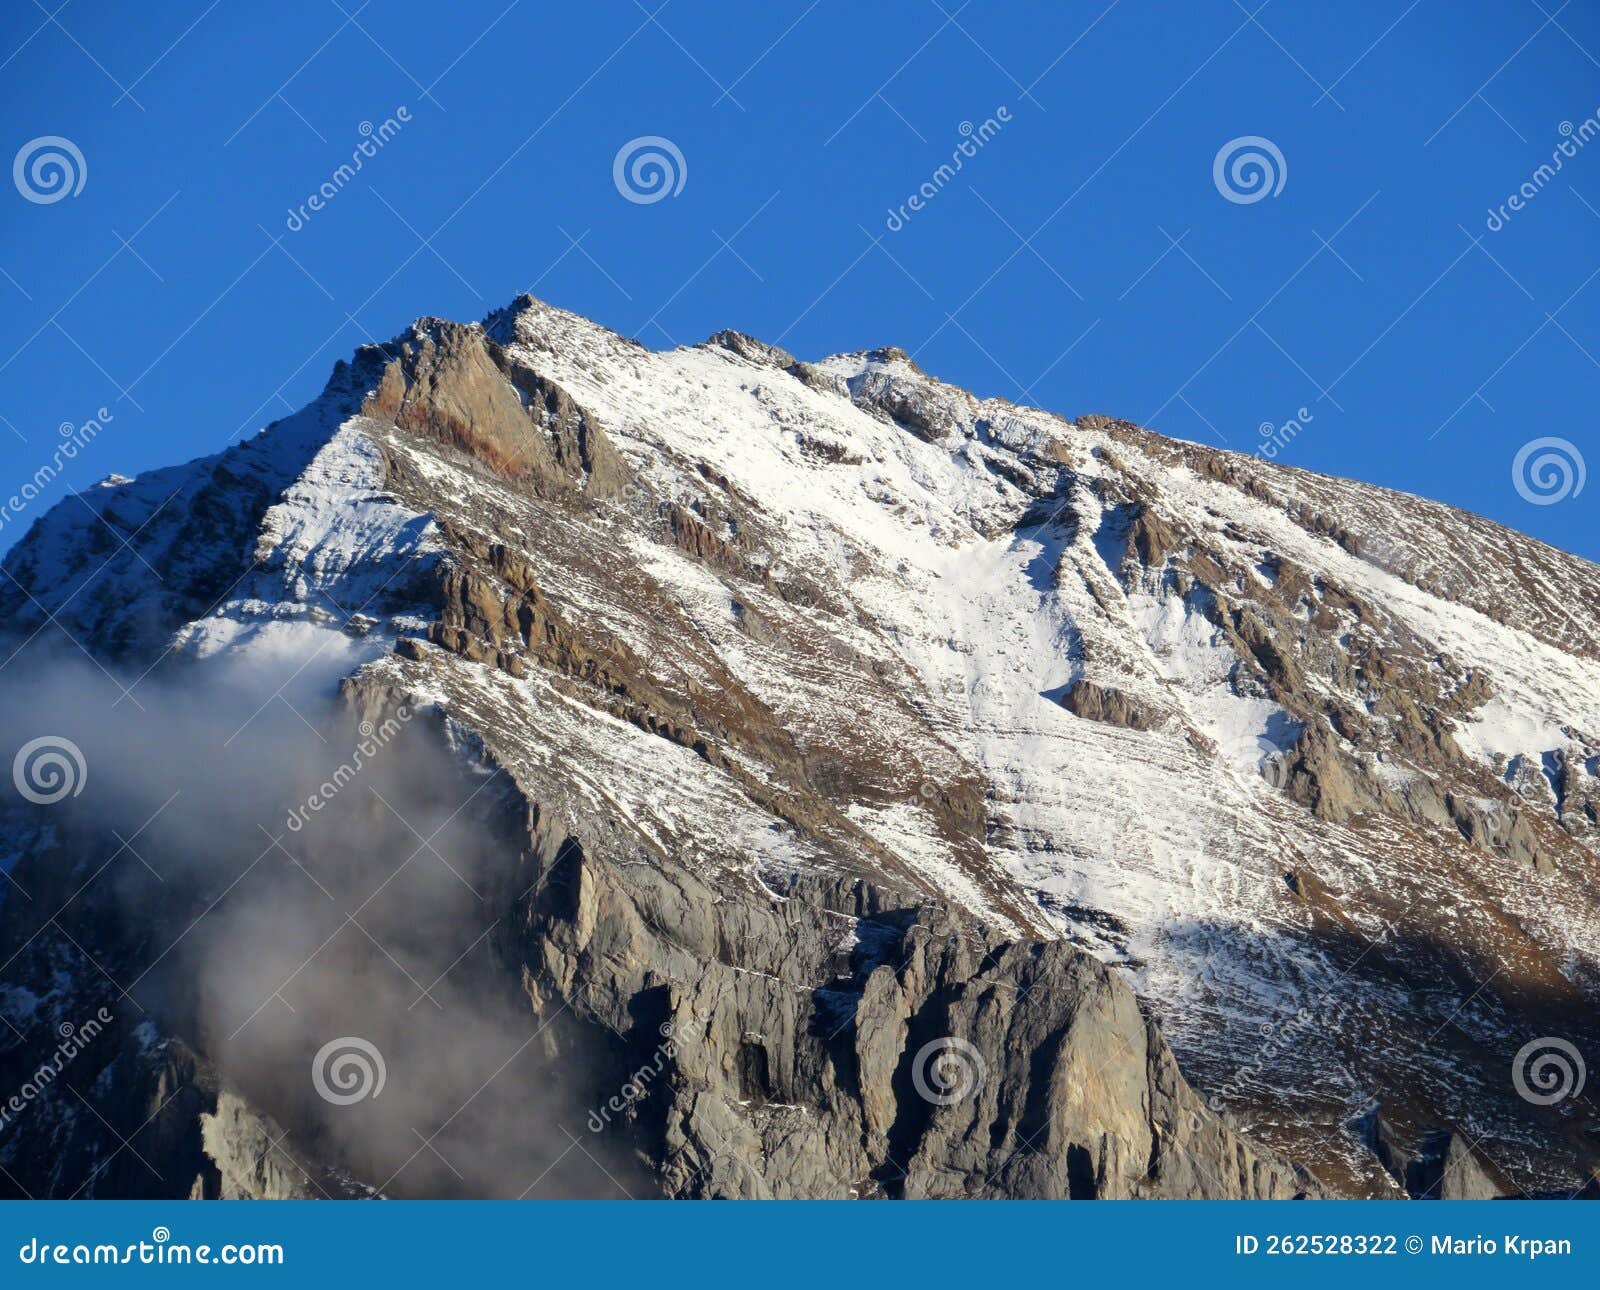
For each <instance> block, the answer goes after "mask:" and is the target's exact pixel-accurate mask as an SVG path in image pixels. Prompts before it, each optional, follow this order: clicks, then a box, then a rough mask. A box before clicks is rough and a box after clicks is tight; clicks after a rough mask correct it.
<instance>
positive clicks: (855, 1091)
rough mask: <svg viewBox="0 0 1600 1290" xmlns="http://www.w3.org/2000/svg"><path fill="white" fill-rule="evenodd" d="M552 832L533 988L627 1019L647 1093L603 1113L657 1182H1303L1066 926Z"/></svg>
mask: <svg viewBox="0 0 1600 1290" xmlns="http://www.w3.org/2000/svg"><path fill="white" fill-rule="evenodd" d="M558 854H559V855H560V856H561V858H560V859H557V860H555V861H554V862H553V868H551V869H550V870H548V871H546V872H542V873H540V874H539V876H538V879H537V882H538V885H539V886H540V888H541V891H542V893H543V894H542V895H541V897H540V898H539V899H538V900H536V901H534V902H532V903H531V904H530V906H529V907H528V908H527V910H526V911H525V913H524V919H525V922H524V927H525V929H526V933H527V938H526V944H527V947H528V955H529V965H528V966H529V978H528V980H529V991H530V996H531V997H532V999H533V1001H534V1004H535V1008H536V1010H538V1011H539V1012H540V1013H541V1014H545V1013H548V1012H550V1011H553V1010H554V1008H555V1007H557V1006H569V1005H571V1004H572V1003H573V1002H574V1001H576V1000H582V1001H583V1002H582V1003H581V1004H579V1005H578V1006H579V1008H580V1009H581V1010H583V1011H586V1012H593V1013H594V1014H596V1016H597V1018H598V1020H599V1022H600V1024H601V1025H602V1026H603V1027H604V1029H605V1030H606V1031H609V1032H612V1033H615V1034H616V1035H618V1036H619V1037H620V1038H621V1039H623V1041H624V1042H623V1043H622V1044H621V1045H620V1046H619V1048H618V1051H617V1053H616V1054H615V1067H616V1069H617V1070H618V1071H620V1072H629V1070H630V1066H631V1067H632V1073H631V1074H625V1075H624V1077H623V1079H622V1080H621V1083H622V1084H623V1085H625V1086H629V1087H632V1088H636V1089H638V1090H640V1093H641V1095H640V1096H639V1097H637V1098H636V1099H633V1100H632V1101H630V1103H629V1105H628V1108H627V1112H626V1118H625V1120H624V1121H622V1122H619V1124H618V1126H617V1127H618V1128H619V1129H622V1130H625V1131H626V1132H627V1133H628V1134H629V1136H630V1139H631V1141H632V1142H633V1144H634V1146H635V1148H636V1149H637V1150H638V1151H639V1152H640V1153H641V1154H642V1155H643V1157H644V1158H645V1160H646V1162H647V1164H648V1167H649V1169H650V1171H651V1172H652V1174H653V1175H654V1176H656V1177H657V1178H658V1179H659V1180H660V1183H661V1186H662V1188H663V1190H664V1191H665V1192H666V1193H667V1194H668V1195H672V1196H688V1197H707V1196H734V1197H747V1198H764V1197H773V1196H776V1197H788V1198H796V1197H799V1198H805V1197H833V1198H851V1197H864V1196H891V1197H912V1198H957V1197H989V1198H998V1197H1007V1196H1013V1197H1033V1198H1061V1199H1066V1198H1069V1197H1070V1198H1074V1199H1096V1198H1102V1197H1103V1198H1129V1197H1213V1198H1224V1197H1233V1198H1240V1197H1254V1198H1268V1197H1294V1196H1299V1195H1304V1194H1306V1193H1307V1192H1308V1191H1311V1190H1315V1188H1316V1184H1315V1183H1314V1182H1313V1181H1312V1180H1311V1179H1310V1178H1309V1177H1308V1176H1307V1175H1306V1174H1305V1173H1304V1172H1303V1171H1301V1170H1299V1169H1297V1168H1296V1167H1294V1166H1293V1165H1291V1164H1290V1163H1289V1162H1287V1161H1285V1160H1283V1159H1282V1158H1281V1157H1279V1156H1277V1155H1276V1154H1275V1153H1273V1152H1271V1151H1266V1150H1263V1149H1261V1148H1259V1147H1256V1146H1253V1145H1252V1144H1250V1143H1248V1142H1247V1141H1246V1140H1245V1139H1243V1138H1242V1137H1241V1136H1240V1135H1239V1134H1238V1133H1237V1132H1236V1131H1235V1130H1234V1129H1232V1128H1231V1127H1229V1126H1228V1125H1226V1124H1224V1123H1223V1122H1222V1121H1221V1120H1220V1119H1219V1118H1218V1117H1217V1116H1216V1115H1215V1114H1213V1113H1212V1112H1211V1111H1209V1110H1208V1109H1207V1108H1206V1107H1205V1106H1204V1104H1203V1103H1202V1102H1201V1100H1200V1099H1199V1098H1198V1097H1197V1096H1196V1095H1195V1094H1194V1093H1193V1092H1192V1091H1191V1090H1190V1089H1189V1087H1188V1086H1187V1085H1186V1084H1185V1083H1184V1081H1183V1078H1182V1076H1181V1074H1180V1073H1179V1071H1178V1067H1177V1063H1176V1062H1175V1061H1174V1059H1173V1057H1172V1054H1171V1052H1170V1050H1169V1049H1168V1048H1167V1046H1166V1043H1165V1041H1163V1040H1162V1038H1161V1034H1160V1030H1159V1028H1158V1027H1157V1026H1156V1025H1155V1024H1154V1023H1153V1022H1151V1021H1150V1020H1149V1019H1148V1018H1147V1017H1146V1016H1145V1014H1144V1013H1143V1012H1142V1011H1141V1009H1140V1007H1139V1005H1138V1002H1137V1000H1136V999H1135V998H1134V996H1133V994H1132V992H1131V991H1130V990H1128V988H1127V987H1126V986H1124V985H1123V984H1122V983H1121V982H1120V981H1118V980H1116V978H1114V977H1112V976H1111V975H1110V974H1108V973H1107V972H1106V970H1105V969H1104V968H1103V967H1101V966H1100V965H1099V964H1098V963H1096V962H1094V961H1093V960H1092V959H1090V958H1089V957H1088V956H1086V955H1084V954H1082V953H1081V952H1079V951H1076V950H1074V949H1072V948H1071V947H1070V946H1067V945H1065V944H1063V943H1060V942H1055V943H1051V944H1041V943H1038V942H1014V941H1013V942H1005V941H1002V940H1001V939H1000V938H998V937H996V936H994V935H993V934H992V933H988V932H986V931H985V930H984V929H983V928H981V927H979V926H976V925H974V924H972V923H971V922H969V921H967V920H965V919H963V918H961V917H960V916H959V915H958V914H957V913H956V912H955V911H952V910H950V909H948V908H946V907H944V906H940V905H928V904H921V905H906V904H904V903H902V902H901V901H898V900H896V899H894V898H892V897H890V896H889V895H888V894H887V893H885V892H883V891H881V890H879V889H877V888H875V887H873V886H871V885H869V884H865V883H862V882H860V881H857V880H849V879H840V880H833V881H819V880H796V881H794V882H793V883H791V884H790V885H789V886H788V887H787V888H786V889H785V890H783V891H782V892H768V891H765V890H762V891H759V892H752V893H749V894H747V895H745V896H744V897H743V898H729V895H728V893H726V892H724V893H722V898H721V899H718V895H717V893H715V892H713V891H712V890H710V889H708V888H707V887H706V886H705V884H704V883H703V881H701V880H699V879H697V878H695V877H694V876H693V875H691V874H689V873H687V872H683V871H681V870H676V869H673V868H668V869H665V870H662V869H655V868H649V869H646V868H630V869H627V870H623V871H617V870H614V869H611V868H609V867H608V866H605V865H603V864H596V863H595V862H594V861H592V860H589V859H587V858H585V857H584V856H583V855H582V853H581V851H579V850H578V849H577V848H574V847H570V846H565V845H564V846H562V847H560V848H558ZM558 1000H559V1001H560V1003H559V1004H558V1003H557V1001H558ZM636 1035H637V1036H639V1037H638V1038H635V1036H636ZM663 1037H664V1038H663ZM635 1063H636V1065H634V1064H635Z"/></svg>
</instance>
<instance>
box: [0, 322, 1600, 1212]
mask: <svg viewBox="0 0 1600 1290" xmlns="http://www.w3.org/2000/svg"><path fill="white" fill-rule="evenodd" d="M97 450H103V449H97ZM3 567H4V573H5V578H4V580H3V581H0V623H3V624H4V631H5V632H6V634H7V638H8V643H7V644H6V646H5V650H4V653H5V654H6V655H8V656H9V657H10V660H11V661H10V662H9V663H8V664H7V665H6V668H5V670H4V671H3V672H0V685H4V686H6V687H7V694H6V695H5V696H4V697H5V702H6V705H7V709H8V712H9V713H10V719H9V720H8V722H7V726H8V729H9V730H10V732H11V734H12V738H11V740H10V743H11V744H12V745H15V746H17V747H18V748H20V747H21V746H22V745H24V744H26V743H28V742H29V741H35V740H54V741H56V744H54V745H51V746H52V747H57V748H59V747H60V746H63V745H67V746H69V747H68V752H67V756H66V759H65V761H59V762H58V763H57V764H56V765H55V766H54V767H53V768H47V769H53V770H54V771H55V773H56V774H57V776H58V777H59V776H61V775H65V776H67V777H68V779H69V781H73V782H72V783H71V791H68V792H62V791H59V790H58V791H53V792H41V791H37V789H35V791H31V792H30V791H24V784H25V782H26V776H25V773H24V772H25V770H27V769H28V768H27V767H25V766H24V758H22V757H21V755H20V754H19V756H18V761H17V763H16V765H15V767H14V771H15V774H14V779H15V780H16V787H17V788H18V790H19V791H18V792H17V793H16V794H9V793H8V795H7V796H6V798H5V799H4V803H3V806H4V813H3V815H0V862H3V866H4V868H5V871H6V872H7V874H8V876H9V881H8V882H7V884H6V888H5V891H4V894H3V895H0V963H3V966H0V1017H3V1019H4V1021H5V1023H6V1028H5V1030H4V1031H0V1090H4V1089H13V1088H23V1087H24V1086H27V1087H31V1088H33V1090H34V1092H33V1095H31V1096H25V1097H20V1098H13V1100H12V1106H11V1109H10V1110H9V1111H8V1113H7V1118H8V1122H7V1123H6V1125H5V1127H4V1128H3V1129H0V1191H5V1192H10V1193H12V1194H17V1195H33V1196H71V1195H86V1196H189V1195H193V1196H283V1195H313V1196H315V1195H328V1196H362V1195H372V1194H383V1195H396V1196H405V1195H463V1196H479V1195H495V1196H502V1195H503V1196H519V1195H524V1196H540V1195H619V1194H626V1195H634V1196H643V1195H666V1196H742V1197H766V1196H804V1197H811V1196H818V1197H821V1196H828V1197H891V1198H893V1197H960V1196H983V1197H1058V1196H1059V1197H1072V1198H1079V1197H1082V1198H1093V1197H1153V1198H1156V1197H1292V1196H1297V1195H1331V1196H1346V1195H1355V1196H1395V1197H1402V1196H1417V1197H1422V1196H1445V1197H1452V1196H1491V1195H1505V1196H1515V1195H1551V1194H1559V1195H1569V1194H1573V1193H1575V1192H1579V1191H1581V1190H1582V1189H1584V1188H1585V1187H1587V1188H1589V1189H1591V1190H1592V1189H1593V1188H1594V1183H1593V1175H1594V1173H1595V1170H1596V1169H1597V1167H1600V1113H1597V1108H1596V1105H1595V1103H1594V1101H1593V1099H1592V1097H1591V1096H1589V1094H1588V1092H1587V1091H1586V1090H1585V1089H1584V1087H1583V1085H1584V1082H1585V1081H1584V1076H1585V1073H1586V1072H1585V1069H1584V1065H1583V1054H1585V1053H1587V1054H1594V1053H1597V1052H1600V1011H1597V1007H1596V1005H1597V1002H1600V918H1597V913H1600V779H1597V770H1600V568H1596V567H1595V566H1594V565H1591V564H1588V563H1587V562H1585V561H1583V560H1580V559H1577V558H1576V557H1573V556H1569V555H1566V554H1564V553H1562V552H1559V551H1556V550H1554V549H1552V548H1550V547H1548V546H1545V545H1543V544H1541V543H1539V542H1536V541H1534V540H1532V539H1530V538H1527V537H1523V536H1521V535H1519V534H1516V533H1514V532H1511V531H1508V530H1506V529H1504V528H1501V527H1499V526H1497V525H1495V524H1493V523H1490V522H1488V521H1486V520H1483V519H1480V518H1478V517H1476V516H1472V515H1468V514H1465V513H1462V512H1460V511H1456V510H1453V509H1451V508H1449V507H1446V506H1443V505H1438V504H1435V503H1431V502H1427V501H1424V500H1421V499H1419V498H1416V497H1411V496H1406V495H1401V494H1396V493H1392V492H1387V491H1385V490H1382V489H1379V488H1375V487H1371V486H1368V485H1364V484H1358V483H1352V482H1347V481H1342V480H1336V479H1331V478H1326V477H1323V476H1318V475H1314V474H1311V473H1308V472H1305V471H1301V470H1297V469H1293V468H1290V467H1286V466H1283V465H1279V464H1274V463H1270V462H1266V461H1263V460H1261V459H1259V458H1254V457H1247V456H1243V455H1240V454H1236V453H1230V452H1223V451H1219V450H1215V449H1211V448H1208V447H1201V446H1197V445H1194V444H1188V443H1183V442H1179V441H1175V440H1171V439H1167V438H1164V437H1162V436H1160V435H1157V434H1154V433H1152V432H1149V431H1147V430H1144V429H1141V428H1140V427H1138V426H1135V425H1132V424H1130V423H1127V422H1123V421H1117V420H1113V419H1110V418H1107V417H1104V416H1080V417H1078V418H1077V419H1076V420H1067V419H1064V418H1062V417H1060V416H1057V415H1054V414H1051V413H1047V412H1044V411H1040V410H1038V409H1034V408H1027V407H1019V406H1015V405H1013V404H1011V403H1008V402H1005V401H1003V400H998V399H981V398H977V397H974V396H973V395H970V394H968V393H966V392H964V391H962V390H959V389H956V388H954V387H952V386H949V385H946V384H943V383H941V382H940V381H938V380H937V379H935V378H933V377H931V376H929V375H927V374H926V373H924V372H923V371H921V370H920V369H919V368H918V367H917V366H916V364H915V363H913V362H912V361H911V359H910V358H909V357H908V356H907V355H905V354H904V353H902V352H901V351H898V350H892V349H887V350H871V351H865V352H860V353H853V354H841V355H837V356H834V357H831V358H827V359H824V360H822V361H820V362H816V363H810V362H803V361H798V360H796V359H795V358H794V357H793V356H791V355H790V354H787V353H785V352H783V351H781V350H778V349H776V348H773V347H771V346H769V345H766V344H763V343H761V342H759V341H756V340H754V339H751V338H750V337H747V336H744V335H741V334H738V333H734V332H722V333H718V334H717V335H716V336H713V337H712V338H711V339H710V340H709V341H707V342H706V343H704V344H702V345H698V346H694V347H692V348H680V349H676V350H672V351H670V352H657V351H651V350H649V349H646V348H644V347H642V346H640V345H639V344H637V343H635V342H633V341H630V340H627V339H625V338H623V337H621V336H619V335H617V334H615V333H613V332H611V331H608V330H607V329H605V328H603V327H601V326H599V325H597V324H594V323H591V322H589V321H587V320H584V319H582V318H579V317H576V316H574V315H572V314H569V313H566V312H563V311H561V310H558V309H555V308H553V307H550V306H548V305H545V304H543V303H540V302H538V301H535V300H533V299H531V298H529V297H522V298H520V299H518V300H517V301H516V302H514V303H513V305H512V306H511V307H509V308H507V309H505V310H503V311H499V312H497V313H495V314H492V315H491V316H490V317H489V318H488V319H486V320H485V321H484V322H483V323H481V324H473V325H462V324H457V323H453V322H447V321H443V320H440V319H434V318H424V319H421V320H419V321H418V322H417V323H415V324H414V325H413V326H412V327H411V329H410V330H409V331H407V332H406V333H405V334H404V335H402V336H400V337H399V338H397V339H396V340H394V341H392V342H390V343H388V344H385V345H381V346H366V347H364V348H362V349H361V350H359V351H358V352H357V353H356V354H355V355H354V356H353V358H352V359H351V361H349V362H347V363H340V364H339V365H338V366H337V367H336V369H335V371H334V373H333V375H332V377H331V379H330V381H329V383H328V386H327V388H326V390H325V391H324V393H323V394H322V395H321V396H320V397H319V398H318V399H317V400H315V401H314V402H313V403H312V404H311V405H310V406H308V407H307V408H305V409H304V410H303V411H301V412H298V413H296V414H295V415H293V416H290V417H288V418H286V419H285V420H283V421H280V422H278V423H275V424H274V425H272V426H269V427H268V428H266V429H265V430H263V431H261V432H260V433H259V434H257V435H255V436H253V437H251V438H249V439H248V440H246V441H244V442H241V443H239V444H237V445H235V446H232V447H230V448H228V449H227V450H225V451H223V452H220V453H218V454H217V455H215V456H212V457H208V458H204V459H201V460H198V461H195V462H191V463H189V464H187V465H183V466H178V467H174V468H171V469H166V470H158V471H153V472H150V473H148V474H145V475H141V476H140V477H138V478H137V479H132V480H128V479H124V478H122V477H121V476H113V477H111V478H110V479H108V480H107V481H106V482H105V483H104V484H103V485H101V486H100V487H98V488H95V489H92V490H90V491H89V492H87V493H85V494H81V495H79V496H76V497H71V498H66V499H63V500H62V501H60V502H59V503H58V504H57V505H56V506H55V507H54V508H53V509H51V510H50V511H48V513H46V514H44V515H43V516H42V517H41V518H39V519H38V520H37V521H36V522H35V523H34V524H33V527H32V528H31V529H30V531H29V532H28V534H27V536H26V537H25V538H24V539H23V540H22V541H20V542H19V543H18V544H17V545H16V546H15V547H14V548H13V550H12V551H11V552H10V553H9V554H8V555H7V556H6V558H5V561H4V566H3ZM12 751H13V750H12V749H10V748H8V749H7V755H8V756H9V755H11V752H12ZM46 751H47V752H48V748H47V749H46ZM72 753H77V754H78V755H79V757H81V761H76V760H75V759H74V758H73V757H72V756H71V754H72ZM47 799H48V800H47ZM90 1018H109V1020H105V1021H99V1022H96V1023H95V1025H94V1026H93V1029H94V1031H95V1033H94V1034H93V1035H92V1036H90V1037H84V1035H83V1032H84V1031H85V1030H86V1029H89V1028H90V1027H88V1026H86V1025H85V1021H86V1019H90ZM63 1044H68V1045H70V1047H71V1048H72V1052H71V1053H70V1054H68V1055H67V1056H66V1057H65V1059H63V1058H62V1053H61V1049H62V1046H63ZM339 1045H342V1046H343V1047H342V1050H341V1051H338V1052H335V1051H334V1049H335V1048H336V1047H338V1046H339ZM47 1067H53V1068H54V1069H53V1070H52V1074H51V1076H50V1078H49V1079H46V1080H43V1081H41V1080H39V1079H38V1075H39V1073H40V1072H41V1071H42V1070H44V1069H45V1068H47Z"/></svg>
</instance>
